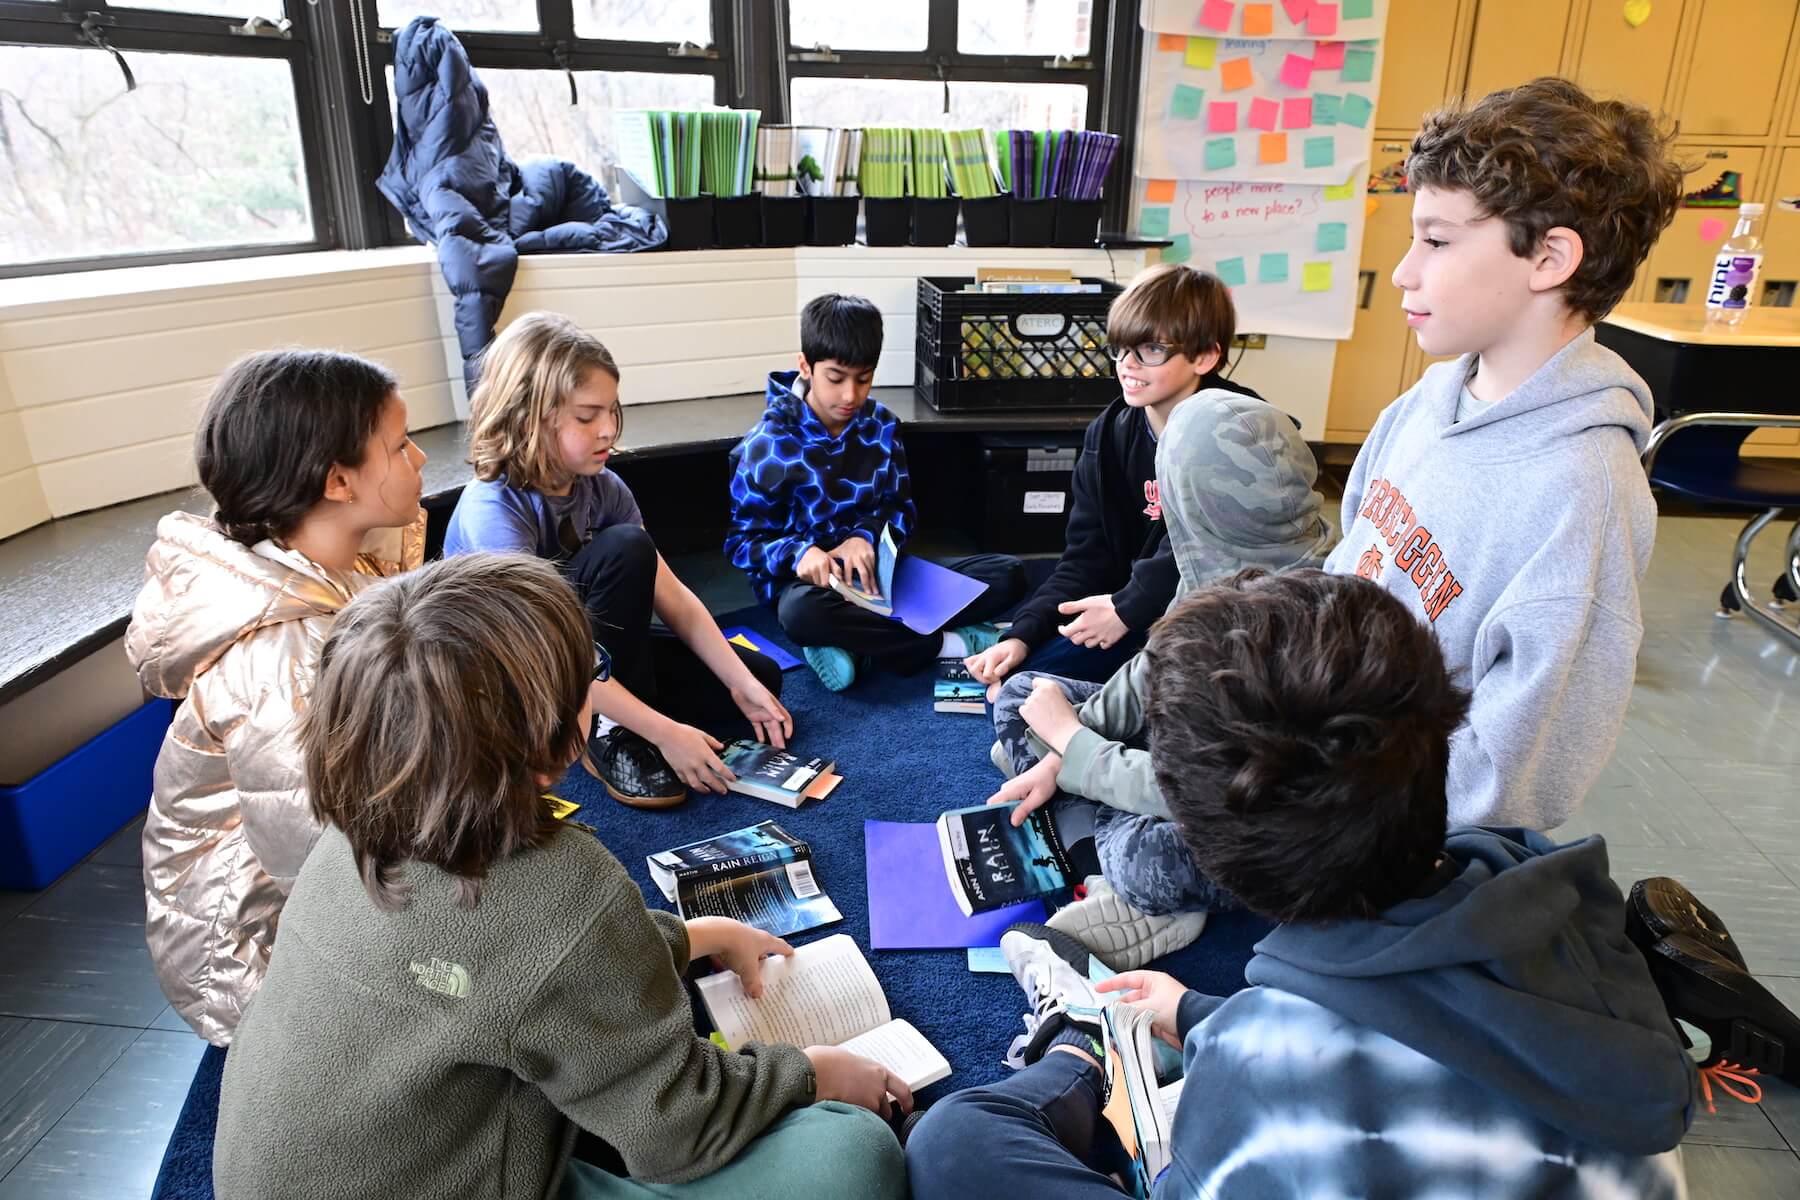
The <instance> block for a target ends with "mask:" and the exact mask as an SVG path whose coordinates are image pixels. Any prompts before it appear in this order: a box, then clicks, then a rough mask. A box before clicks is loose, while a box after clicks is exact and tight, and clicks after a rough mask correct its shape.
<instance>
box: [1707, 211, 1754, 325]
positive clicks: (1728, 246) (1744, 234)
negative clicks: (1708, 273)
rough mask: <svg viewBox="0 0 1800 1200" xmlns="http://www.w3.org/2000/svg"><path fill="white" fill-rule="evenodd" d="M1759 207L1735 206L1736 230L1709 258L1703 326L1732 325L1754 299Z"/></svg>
mask: <svg viewBox="0 0 1800 1200" xmlns="http://www.w3.org/2000/svg"><path fill="white" fill-rule="evenodd" d="M1762 215H1763V206H1762V205H1760V204H1743V205H1739V206H1738V219H1737V228H1736V229H1734V230H1732V232H1731V236H1730V237H1728V238H1726V239H1725V244H1724V245H1723V246H1720V247H1719V256H1718V257H1717V258H1715V259H1713V270H1712V282H1711V283H1709V284H1708V285H1707V288H1706V323H1707V324H1709V325H1736V324H1737V323H1738V322H1739V321H1742V320H1743V319H1744V313H1745V312H1746V311H1747V310H1748V309H1749V307H1750V305H1751V304H1753V303H1755V299H1756V277H1757V276H1758V275H1760V274H1762V260H1763V252H1762V239H1761V238H1760V237H1758V236H1757V235H1756V227H1757V225H1758V224H1759V223H1760V222H1761V221H1762Z"/></svg>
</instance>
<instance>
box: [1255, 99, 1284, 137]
mask: <svg viewBox="0 0 1800 1200" xmlns="http://www.w3.org/2000/svg"><path fill="white" fill-rule="evenodd" d="M1280 114H1281V106H1280V105H1279V104H1277V103H1275V102H1274V101H1273V100H1264V99H1262V98H1261V97H1258V98H1257V99H1255V100H1252V101H1251V102H1250V128H1252V129H1263V130H1268V131H1271V132H1273V131H1274V129H1275V121H1276V119H1277V118H1278V117H1279V116H1280Z"/></svg>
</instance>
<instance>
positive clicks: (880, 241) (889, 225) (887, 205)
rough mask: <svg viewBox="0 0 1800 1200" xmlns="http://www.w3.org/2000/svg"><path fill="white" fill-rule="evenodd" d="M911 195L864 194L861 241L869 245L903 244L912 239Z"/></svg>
mask: <svg viewBox="0 0 1800 1200" xmlns="http://www.w3.org/2000/svg"><path fill="white" fill-rule="evenodd" d="M912 211H913V201H912V197H911V196H864V197H863V241H865V242H866V243H868V244H869V245H871V246H904V245H906V244H907V243H908V242H910V241H911V240H912Z"/></svg>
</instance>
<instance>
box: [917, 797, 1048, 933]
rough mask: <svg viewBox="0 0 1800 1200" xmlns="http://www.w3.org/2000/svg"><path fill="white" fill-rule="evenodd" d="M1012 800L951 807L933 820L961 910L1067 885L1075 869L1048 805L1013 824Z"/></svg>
mask: <svg viewBox="0 0 1800 1200" xmlns="http://www.w3.org/2000/svg"><path fill="white" fill-rule="evenodd" d="M1017 807H1018V803H1017V802H1016V801H1015V802H1014V803H1012V804H977V805H974V806H973V807H970V808H958V809H953V810H952V811H950V812H947V813H944V814H943V815H942V816H940V817H939V818H938V820H937V829H938V846H939V848H940V849H941V850H942V851H943V856H944V873H945V874H946V875H947V876H948V877H949V879H950V892H951V895H952V896H953V897H954V898H955V900H956V903H957V906H958V907H960V908H961V909H962V910H963V913H964V914H965V915H969V916H973V915H974V914H975V913H978V912H986V911H987V910H989V909H993V908H999V907H1001V906H1003V905H1007V904H1017V903H1018V902H1019V901H1021V900H1033V899H1037V898H1038V897H1041V896H1050V895H1054V894H1055V893H1057V892H1060V891H1063V890H1065V889H1066V888H1068V886H1069V884H1070V881H1071V879H1072V877H1073V876H1074V870H1073V869H1072V868H1071V867H1070V866H1069V856H1068V853H1067V851H1065V850H1064V848H1063V844H1062V839H1061V838H1059V837H1058V836H1057V833H1056V826H1055V824H1054V823H1053V822H1052V821H1051V820H1050V813H1049V810H1048V809H1044V808H1040V809H1038V810H1037V811H1036V812H1034V813H1032V814H1031V815H1030V816H1029V817H1026V818H1025V820H1024V822H1023V823H1022V824H1020V825H1018V826H1017V827H1015V826H1014V825H1013V823H1012V814H1013V810H1014V809H1016V808H1017Z"/></svg>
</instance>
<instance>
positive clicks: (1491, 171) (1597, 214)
mask: <svg viewBox="0 0 1800 1200" xmlns="http://www.w3.org/2000/svg"><path fill="white" fill-rule="evenodd" d="M1673 136H1674V134H1673V133H1672V132H1671V131H1669V130H1667V129H1665V128H1664V127H1663V125H1662V124H1661V123H1660V122H1659V121H1658V120H1657V118H1656V117H1654V116H1652V115H1651V113H1650V111H1649V110H1648V109H1646V108H1643V107H1641V106H1639V105H1636V104H1631V103H1629V102H1626V101H1623V100H1596V99H1595V98H1593V97H1592V96H1590V95H1588V94H1587V93H1586V92H1584V91H1582V90H1581V88H1579V87H1577V86H1576V85H1575V84H1573V83H1570V82H1569V81H1568V80H1567V79H1558V78H1555V77H1554V76H1546V77H1545V78H1542V79H1534V80H1532V81H1531V82H1530V83H1525V84H1520V85H1519V86H1518V87H1515V88H1508V89H1506V90H1504V91H1499V92H1493V93H1491V94H1489V95H1487V96H1484V97H1483V98H1482V99H1481V100H1479V101H1477V102H1476V103H1475V104H1473V105H1470V106H1468V107H1450V108H1444V109H1439V110H1438V111H1437V112H1434V113H1431V114H1430V115H1429V116H1427V117H1426V118H1425V123H1424V125H1422V126H1421V127H1420V129H1419V132H1418V133H1417V134H1415V135H1414V137H1413V141H1412V149H1411V151H1410V152H1409V153H1408V155H1407V158H1406V181H1407V186H1408V187H1409V188H1412V189H1414V190H1417V189H1418V188H1421V187H1430V188H1444V189H1454V190H1457V191H1463V192H1468V193H1469V194H1470V195H1471V196H1473V197H1474V198H1475V202H1476V203H1477V204H1478V205H1480V206H1481V210H1482V211H1483V212H1484V213H1486V214H1487V215H1489V216H1493V217H1499V218H1500V219H1501V220H1503V221H1505V222H1506V227H1507V230H1508V232H1509V234H1510V236H1511V245H1512V251H1513V253H1514V254H1517V255H1520V256H1521V257H1523V256H1525V255H1528V254H1530V253H1532V252H1533V251H1534V250H1535V249H1536V248H1537V247H1538V245H1539V244H1540V243H1541V242H1542V241H1543V239H1544V234H1545V233H1547V232H1549V231H1550V230H1551V229H1553V228H1555V227H1557V226H1559V225H1560V226H1564V227H1566V228H1569V229H1573V230H1574V231H1575V232H1576V233H1578V234H1580V235H1581V250H1582V253H1581V263H1580V265H1579V266H1577V267H1576V268H1575V273H1574V274H1573V275H1571V276H1570V277H1569V280H1568V282H1566V283H1564V284H1563V287H1562V291H1563V299H1564V302H1565V303H1567V304H1568V306H1569V310H1570V311H1571V312H1575V313H1579V314H1581V315H1582V316H1584V317H1586V318H1587V319H1588V321H1589V322H1590V323H1591V322H1595V321H1598V320H1600V318H1602V317H1604V316H1605V315H1606V314H1607V313H1609V312H1611V311H1612V307H1613V305H1615V304H1617V303H1618V302H1619V299H1620V297H1622V296H1623V295H1624V294H1625V292H1626V290H1627V289H1628V288H1630V287H1631V280H1632V277H1633V276H1634V275H1635V274H1636V273H1637V269H1638V267H1639V266H1640V265H1641V264H1642V263H1643V261H1644V259H1645V257H1646V256H1647V255H1648V254H1649V253H1650V247H1651V246H1653V245H1655V244H1656V239H1657V238H1658V237H1659V236H1661V234H1662V231H1663V230H1664V229H1666V228H1668V225H1669V222H1670V221H1672V220H1674V219H1675V210H1676V209H1677V208H1679V207H1680V205H1681V189H1682V174H1683V172H1682V167H1681V165H1680V164H1679V163H1677V162H1676V161H1675V159H1674V158H1673V157H1672V156H1671V155H1670V151H1669V143H1670V139H1671V138H1672V137H1673Z"/></svg>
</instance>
